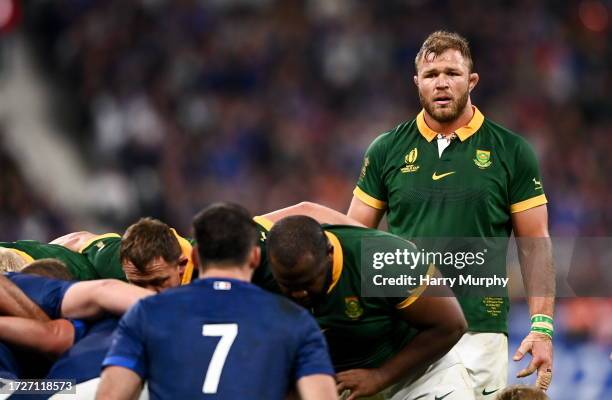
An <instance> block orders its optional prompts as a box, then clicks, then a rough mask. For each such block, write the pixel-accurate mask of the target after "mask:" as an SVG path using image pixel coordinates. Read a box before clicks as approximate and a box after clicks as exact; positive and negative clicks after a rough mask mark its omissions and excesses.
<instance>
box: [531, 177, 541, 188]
mask: <svg viewBox="0 0 612 400" xmlns="http://www.w3.org/2000/svg"><path fill="white" fill-rule="evenodd" d="M532 180H533V184H534V185H535V187H534V190H542V181H538V180H537V179H536V178H533V179H532Z"/></svg>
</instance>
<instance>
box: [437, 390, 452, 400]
mask: <svg viewBox="0 0 612 400" xmlns="http://www.w3.org/2000/svg"><path fill="white" fill-rule="evenodd" d="M453 392H454V390H451V391H450V392H448V393H446V394H445V395H444V396H440V397H438V396H435V397H434V399H436V400H442V399H443V398H445V397H447V396H448V395H450V394H451V393H453Z"/></svg>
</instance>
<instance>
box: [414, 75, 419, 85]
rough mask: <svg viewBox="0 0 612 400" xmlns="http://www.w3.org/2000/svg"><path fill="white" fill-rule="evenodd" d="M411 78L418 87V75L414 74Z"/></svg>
mask: <svg viewBox="0 0 612 400" xmlns="http://www.w3.org/2000/svg"><path fill="white" fill-rule="evenodd" d="M412 80H413V82H414V85H415V86H416V87H419V77H418V75H414V76H413V77H412Z"/></svg>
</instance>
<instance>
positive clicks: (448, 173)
mask: <svg viewBox="0 0 612 400" xmlns="http://www.w3.org/2000/svg"><path fill="white" fill-rule="evenodd" d="M454 173H455V171H450V172H445V173H443V174H440V175H438V174H437V172H434V173H433V175H432V176H431V179H433V180H434V181H437V180H439V179H442V178H445V177H447V176H449V175H452V174H454Z"/></svg>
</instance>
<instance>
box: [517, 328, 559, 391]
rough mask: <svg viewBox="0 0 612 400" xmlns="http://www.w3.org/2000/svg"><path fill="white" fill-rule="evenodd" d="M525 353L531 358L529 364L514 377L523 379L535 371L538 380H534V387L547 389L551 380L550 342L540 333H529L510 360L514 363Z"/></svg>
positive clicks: (551, 351)
mask: <svg viewBox="0 0 612 400" xmlns="http://www.w3.org/2000/svg"><path fill="white" fill-rule="evenodd" d="M527 353H530V354H531V356H532V358H531V362H530V363H529V365H528V366H527V368H525V369H523V370H521V371H519V373H518V374H516V377H517V378H524V377H526V376H529V375H531V374H533V373H534V372H535V371H536V370H537V371H538V379H537V380H536V386H537V387H539V388H540V389H542V390H546V389H548V386H550V381H551V380H552V361H553V345H552V340H551V339H550V337H548V336H547V335H544V334H542V333H537V332H530V333H529V335H527V337H525V339H523V341H522V342H521V345H520V346H519V348H518V349H517V350H516V353H514V357H513V358H512V359H513V360H514V361H519V360H521V359H522V358H523V356H524V355H525V354H527Z"/></svg>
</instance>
